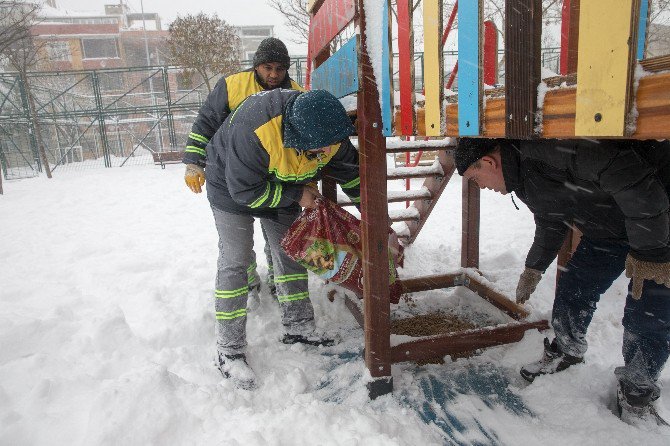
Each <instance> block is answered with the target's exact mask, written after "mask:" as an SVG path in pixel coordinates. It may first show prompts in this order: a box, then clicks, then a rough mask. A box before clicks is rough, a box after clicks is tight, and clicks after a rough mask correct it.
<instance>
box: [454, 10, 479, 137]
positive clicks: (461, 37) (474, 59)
mask: <svg viewBox="0 0 670 446" xmlns="http://www.w3.org/2000/svg"><path fill="white" fill-rule="evenodd" d="M482 11H483V8H482V0H470V1H467V2H462V3H461V4H460V5H459V7H458V59H459V61H460V62H461V63H460V72H459V74H458V134H459V135H460V136H478V135H479V133H480V131H481V122H482V119H481V118H482V109H483V108H482V102H483V97H484V89H483V84H482V74H483V70H482V40H483V39H482V36H483V32H482V28H483V27H482V17H483V13H482Z"/></svg>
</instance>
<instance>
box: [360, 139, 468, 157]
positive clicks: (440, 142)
mask: <svg viewBox="0 0 670 446" xmlns="http://www.w3.org/2000/svg"><path fill="white" fill-rule="evenodd" d="M351 143H352V144H353V145H354V147H356V148H357V149H358V139H351ZM455 147H456V140H455V139H453V138H445V139H431V140H428V141H386V152H387V153H405V152H420V151H434V150H446V151H447V152H448V153H451V152H453V150H454V148H455Z"/></svg>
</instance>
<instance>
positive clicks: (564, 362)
mask: <svg viewBox="0 0 670 446" xmlns="http://www.w3.org/2000/svg"><path fill="white" fill-rule="evenodd" d="M581 362H584V358H579V357H577V356H571V355H568V354H567V353H563V352H561V350H560V349H559V348H558V345H557V344H556V339H554V340H553V341H552V342H551V343H549V339H548V338H544V353H543V355H542V359H540V360H539V361H536V362H533V363H531V364H528V365H526V366H523V367H522V368H521V371H520V373H521V376H522V377H523V378H524V379H525V380H526V381H528V382H533V380H534V379H535V378H537V377H538V376H540V375H549V374H552V373H556V372H560V371H563V370H565V369H567V368H568V367H570V366H571V365H575V364H579V363H581Z"/></svg>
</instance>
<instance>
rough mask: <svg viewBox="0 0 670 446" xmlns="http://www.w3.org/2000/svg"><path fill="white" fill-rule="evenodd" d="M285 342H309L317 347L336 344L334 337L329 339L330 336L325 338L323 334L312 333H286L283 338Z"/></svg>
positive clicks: (308, 343)
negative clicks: (307, 334)
mask: <svg viewBox="0 0 670 446" xmlns="http://www.w3.org/2000/svg"><path fill="white" fill-rule="evenodd" d="M281 341H282V342H283V343H284V344H289V345H290V344H296V343H300V344H307V345H313V346H315V347H320V346H323V347H331V346H333V345H335V340H333V339H328V338H323V337H321V336H318V335H315V334H312V335H309V336H303V335H292V334H288V333H286V334H285V335H284V337H283V338H282V340H281Z"/></svg>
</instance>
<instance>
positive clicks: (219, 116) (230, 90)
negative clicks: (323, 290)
mask: <svg viewBox="0 0 670 446" xmlns="http://www.w3.org/2000/svg"><path fill="white" fill-rule="evenodd" d="M290 65H291V59H290V57H289V55H288V50H287V49H286V45H284V43H283V42H282V41H281V40H279V39H276V38H274V37H268V38H267V39H264V40H263V41H262V42H261V43H260V45H259V46H258V49H257V50H256V53H255V55H254V67H253V68H252V69H248V70H245V71H242V72H239V73H236V74H232V75H230V76H228V77H225V78H221V79H220V80H219V81H218V82H217V83H216V86H215V87H214V89H213V90H212V92H211V93H210V94H209V95H208V96H207V99H206V100H205V103H204V104H203V105H202V107H200V110H199V111H198V117H197V118H196V120H195V122H194V123H193V126H192V128H191V132H190V133H189V135H188V141H187V143H186V150H185V151H184V158H183V162H184V163H185V164H186V174H185V176H184V180H185V181H186V185H187V186H188V187H189V189H191V190H192V191H193V192H194V193H197V194H198V193H201V192H202V186H203V185H204V184H205V164H206V159H207V154H206V147H207V143H209V140H210V139H211V138H212V136H214V134H215V133H216V131H217V130H218V129H219V127H220V126H221V124H223V121H225V119H226V118H227V117H228V115H229V114H230V113H231V112H232V111H234V110H235V109H236V108H237V107H238V106H239V105H240V104H241V103H242V102H243V101H244V100H245V99H246V98H247V97H249V96H250V95H252V94H255V93H258V92H261V91H265V90H273V89H275V88H283V89H292V90H299V91H304V89H303V88H302V87H301V86H300V85H299V84H298V83H296V82H295V81H293V80H292V79H291V78H290V77H289V76H288V69H289V66H290ZM263 235H264V238H265V240H266V242H265V255H266V258H267V262H268V280H267V284H268V286H269V288H270V292H271V293H272V295H276V288H275V285H274V273H273V265H272V256H271V255H270V249H269V246H268V244H267V237H265V233H263ZM255 259H256V257H255V254H254V259H253V261H252V263H251V264H250V265H249V267H248V276H249V277H248V279H249V289H250V290H252V292H253V293H255V296H254V297H253V298H251V299H250V306H253V305H255V304H257V302H258V297H257V293H258V288H259V287H260V278H259V276H258V274H257V273H256V260H255Z"/></svg>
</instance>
